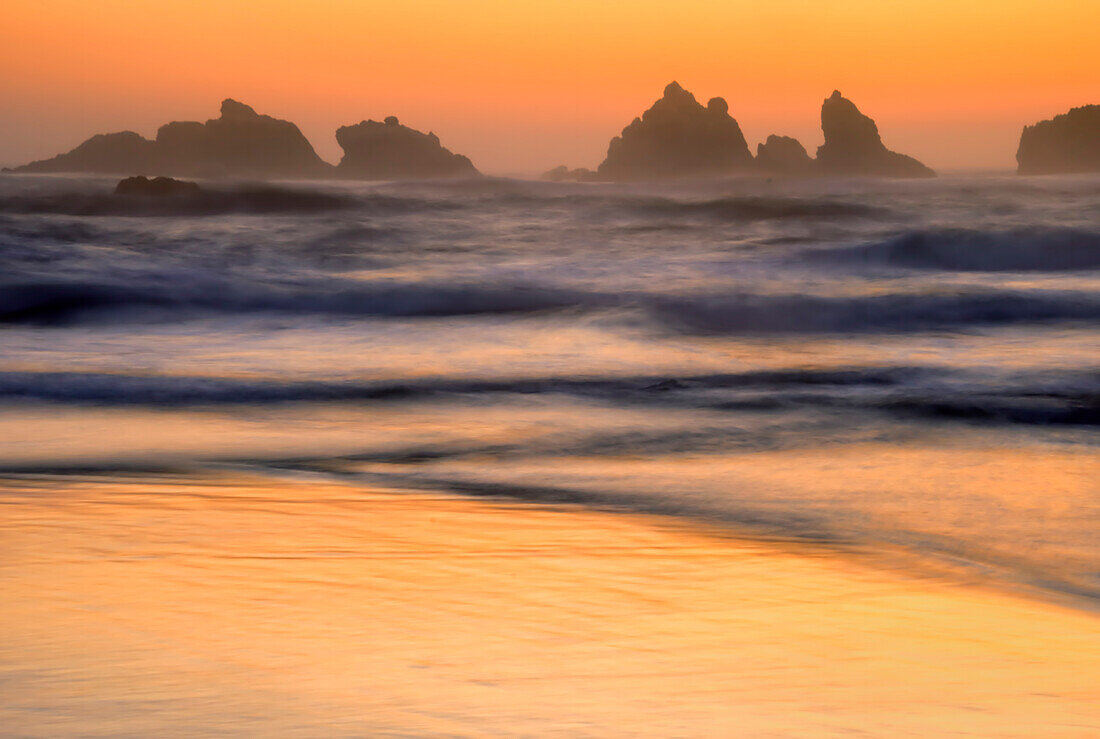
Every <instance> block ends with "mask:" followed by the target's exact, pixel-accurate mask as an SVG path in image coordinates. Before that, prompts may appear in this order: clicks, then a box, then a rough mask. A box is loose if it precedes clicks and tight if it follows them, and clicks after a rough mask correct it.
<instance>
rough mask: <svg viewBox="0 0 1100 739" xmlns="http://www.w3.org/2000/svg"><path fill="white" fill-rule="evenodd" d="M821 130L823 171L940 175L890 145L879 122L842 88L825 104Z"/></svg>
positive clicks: (832, 172)
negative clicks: (885, 140)
mask: <svg viewBox="0 0 1100 739" xmlns="http://www.w3.org/2000/svg"><path fill="white" fill-rule="evenodd" d="M821 130H822V132H823V133H824V134H825V143H824V144H823V145H822V146H820V147H819V148H818V150H817V162H818V165H819V167H820V169H821V173H822V174H826V175H870V176H880V177H935V176H936V173H935V172H933V171H932V170H931V169H929V168H928V167H926V166H924V165H923V164H921V163H920V162H918V161H917V160H916V159H914V158H913V157H908V156H905V155H904V154H898V153H897V152H893V151H890V150H889V149H887V148H886V146H885V145H883V143H882V138H881V137H880V136H879V133H878V126H876V125H875V122H874V121H873V120H871V119H870V118H868V117H867V116H865V115H863V114H862V113H860V112H859V108H857V107H856V106H855V104H853V103H852V101H850V100H848V99H847V98H845V97H844V96H842V95H841V94H840V93H839V92H836V91H834V92H833V94H832V96H831V97H829V98H828V99H826V100H825V102H824V104H823V105H822V106H821Z"/></svg>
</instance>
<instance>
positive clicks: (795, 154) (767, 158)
mask: <svg viewBox="0 0 1100 739" xmlns="http://www.w3.org/2000/svg"><path fill="white" fill-rule="evenodd" d="M756 165H757V167H758V168H759V169H760V171H761V172H763V173H765V174H777V175H786V176H806V175H811V174H814V173H815V172H816V171H817V164H816V163H815V162H814V160H813V159H812V158H810V155H809V154H807V153H806V149H805V147H803V146H802V144H800V143H799V142H798V139H794V138H791V137H790V136H776V135H775V134H772V135H771V136H769V137H768V140H767V141H766V142H764V143H763V144H757V145H756Z"/></svg>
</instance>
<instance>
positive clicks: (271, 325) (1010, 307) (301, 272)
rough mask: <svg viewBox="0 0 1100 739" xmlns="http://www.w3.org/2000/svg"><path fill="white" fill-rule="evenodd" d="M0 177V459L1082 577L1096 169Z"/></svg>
mask: <svg viewBox="0 0 1100 739" xmlns="http://www.w3.org/2000/svg"><path fill="white" fill-rule="evenodd" d="M112 185H113V182H111V181H108V180H105V179H97V178H69V177H8V176H5V177H0V347H2V349H0V460H3V464H4V465H5V467H6V470H7V471H8V472H9V473H12V474H15V473H20V472H27V471H38V472H41V471H64V470H73V469H95V470H101V471H102V470H107V471H123V470H127V469H158V468H171V469H174V470H179V469H192V470H200V469H203V468H205V467H208V466H211V465H225V464H233V465H244V466H245V468H247V469H252V470H267V471H285V470H287V469H292V470H299V471H309V472H311V473H320V474H324V475H332V476H336V477H337V478H339V479H349V480H363V481H368V482H378V481H384V482H385V484H386V485H388V486H392V487H397V488H402V487H405V488H408V489H410V490H414V489H415V490H419V489H442V490H450V491H458V492H462V493H468V494H475V495H492V496H513V497H519V498H527V499H533V500H538V501H569V502H577V503H583V504H586V505H593V506H599V507H608V506H610V507H617V508H619V509H624V510H638V511H646V512H658V513H666V514H671V515H676V516H684V517H687V518H691V519H698V520H704V521H707V522H711V523H717V524H719V525H722V526H728V527H730V529H731V530H733V531H737V532H740V533H742V534H744V535H747V536H767V537H787V538H793V539H812V540H814V541H824V542H833V543H837V544H843V545H844V546H846V547H856V548H866V549H868V550H872V551H874V550H878V549H882V548H891V549H892V550H893V549H897V550H900V551H904V552H907V553H908V554H909V555H912V556H914V557H916V558H917V559H919V560H925V561H929V562H931V561H935V562H939V563H943V562H950V563H952V564H956V565H962V566H964V567H969V568H974V569H975V570H976V571H980V572H981V573H983V574H984V575H988V576H991V577H994V578H997V579H1000V580H1005V581H1011V582H1017V583H1026V584H1028V585H1031V586H1037V587H1042V588H1049V589H1053V590H1057V591H1059V592H1063V593H1070V594H1073V595H1078V596H1083V597H1084V598H1085V599H1086V600H1089V599H1096V598H1097V597H1100V545H1098V543H1097V540H1096V537H1095V531H1096V530H1097V526H1098V524H1100V486H1098V484H1097V480H1100V461H1098V460H1100V450H1098V449H1097V447H1098V441H1100V436H1098V435H1097V427H1098V426H1100V351H1098V348H1100V181H1098V180H1097V179H1096V178H1095V177H1077V178H1069V177H1067V178H1058V177H1054V178H1043V179H1031V178H1029V179H1021V178H1015V177H1007V176H1006V177H963V176H957V177H946V178H941V179H938V180H922V181H905V182H883V181H859V180H852V181H843V180H841V181H823V180H802V181H774V182H772V181H767V182H765V181H761V180H756V179H752V180H720V181H719V180H716V181H708V182H685V183H678V184H666V185H660V186H655V185H654V186H642V185H637V186H625V185H571V184H550V183H538V182H524V181H514V180H504V179H481V180H476V181H453V182H420V183H403V184H387V183H379V184H364V183H357V184H343V183H341V184H310V185H303V184H299V183H287V184H284V185H278V186H263V187H257V186H250V185H216V184H211V185H209V186H208V187H207V188H206V190H205V191H204V193H203V194H202V196H201V197H194V198H179V199H169V200H159V201H147V200H141V199H137V200H135V199H125V198H116V197H113V196H111V195H108V194H105V193H109V192H110V190H111V187H112Z"/></svg>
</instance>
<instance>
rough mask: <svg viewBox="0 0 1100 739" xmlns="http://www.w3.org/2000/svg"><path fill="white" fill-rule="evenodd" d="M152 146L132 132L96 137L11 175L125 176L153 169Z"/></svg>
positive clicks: (19, 169)
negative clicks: (81, 173) (74, 174)
mask: <svg viewBox="0 0 1100 739" xmlns="http://www.w3.org/2000/svg"><path fill="white" fill-rule="evenodd" d="M155 162H156V144H154V143H153V142H152V141H150V140H149V139H147V138H145V137H144V136H141V135H139V134H136V133H134V132H133V131H121V132H119V133H100V134H96V135H95V136H92V137H91V138H90V139H88V140H87V141H85V142H84V143H83V144H81V145H80V146H78V147H76V148H75V149H73V150H72V151H69V152H66V153H64V154H58V155H57V156H55V157H53V158H52V159H40V160H38V161H36V162H31V163H30V164H24V165H23V166H21V167H14V168H13V169H12V170H11V171H12V172H41V173H52V172H86V173H89V174H127V173H129V172H151V171H153V169H155V168H156V164H155Z"/></svg>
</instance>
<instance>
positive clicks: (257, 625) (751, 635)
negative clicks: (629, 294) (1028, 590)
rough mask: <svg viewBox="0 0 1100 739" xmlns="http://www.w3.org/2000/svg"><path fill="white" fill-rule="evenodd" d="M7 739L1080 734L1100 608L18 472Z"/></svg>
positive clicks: (310, 499)
mask: <svg viewBox="0 0 1100 739" xmlns="http://www.w3.org/2000/svg"><path fill="white" fill-rule="evenodd" d="M2 491H3V492H2V496H3V502H4V503H5V504H6V505H5V511H6V513H7V516H6V517H5V519H4V520H3V523H2V524H0V526H2V527H3V529H4V532H3V536H2V537H0V555H2V558H0V561H2V562H3V565H0V578H2V579H3V583H2V585H3V587H4V589H5V591H6V592H9V593H22V594H24V597H23V598H20V599H12V602H11V603H10V604H9V605H8V607H7V608H5V609H3V610H2V612H0V634H2V636H0V682H2V683H3V684H4V685H5V690H4V691H2V692H0V725H3V726H5V727H6V730H8V731H12V732H13V733H15V734H20V735H30V736H39V735H47V734H53V735H56V734H59V733H65V734H73V733H79V734H81V735H87V736H97V735H108V734H111V735H118V734H143V733H148V732H151V731H152V732H156V733H158V734H162V735H171V734H177V735H183V734H191V735H193V734H196V733H219V734H245V733H249V734H255V733H276V734H279V735H284V736H285V735H317V734H324V735H338V736H342V735H355V734H358V735H362V734H365V733H369V734H373V735H391V736H403V735H417V736H425V735H427V736H436V735H470V734H477V735H516V734H532V735H556V734H562V735H565V734H568V735H582V736H584V735H598V734H607V733H614V734H617V735H661V736H667V735H674V734H681V735H683V734H687V735H700V734H709V735H730V734H731V733H737V734H741V735H746V734H748V735H763V736H766V735H773V734H774V735H783V734H789V733H798V734H807V733H808V734H821V735H833V734H840V733H845V732H848V731H851V730H856V729H858V730H861V731H865V732H869V733H871V734H876V735H882V734H887V735H905V734H924V735H927V734H929V733H933V734H937V735H939V734H950V733H966V732H975V733H979V734H982V735H986V736H1029V735H1039V734H1041V735H1045V736H1051V735H1055V736H1086V735H1089V734H1093V733H1095V732H1097V731H1100V708H1097V706H1098V705H1100V656H1098V655H1096V652H1095V644H1096V643H1097V640H1098V638H1100V619H1098V618H1097V617H1096V615H1095V614H1094V613H1088V612H1083V611H1080V610H1072V609H1070V608H1068V607H1065V606H1062V605H1059V604H1057V603H1053V602H1048V601H1044V600H1035V599H1031V598H1026V597H1024V596H1022V595H1020V594H1017V593H1012V592H1005V591H1003V589H1001V588H992V587H987V586H985V585H984V584H982V585H975V584H974V583H972V582H964V581H961V580H959V579H957V578H954V577H951V576H949V575H948V576H934V575H919V574H917V573H915V572H914V571H913V570H905V571H902V570H892V569H885V568H879V567H876V566H874V564H873V563H866V564H865V563H861V562H859V561H858V559H859V558H858V557H848V556H841V555H838V554H836V553H834V552H831V551H829V550H827V549H826V548H824V547H816V546H814V545H812V544H801V543H797V544H796V543H780V542H766V541H746V540H741V539H737V538H736V537H735V536H734V535H731V534H729V533H728V532H721V533H718V532H716V531H712V530H709V529H708V527H705V526H700V525H695V524H693V523H690V522H682V521H676V520H674V519H670V518H668V517H664V516H660V515H652V514H634V513H630V514H624V513H612V512H608V511H604V510H590V509H582V508H579V507H577V506H570V505H546V504H530V503H524V502H521V501H512V500H506V499H485V498H480V499H476V498H470V497H462V496H457V495H450V494H432V493H424V492H407V491H396V490H386V489H384V488H367V487H357V486H351V485H345V484H339V483H332V482H322V481H316V480H292V479H287V478H275V479H270V478H258V477H245V476H232V477H231V476H208V477H192V478H188V477H185V476H178V477H140V476H137V477H128V478H114V479H107V480H105V479H103V478H98V479H97V478H90V477H62V476H55V477H45V476H43V477H37V478H31V477H26V478H23V479H21V480H20V479H16V478H9V479H7V480H5V481H3V483H2Z"/></svg>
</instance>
